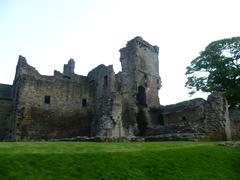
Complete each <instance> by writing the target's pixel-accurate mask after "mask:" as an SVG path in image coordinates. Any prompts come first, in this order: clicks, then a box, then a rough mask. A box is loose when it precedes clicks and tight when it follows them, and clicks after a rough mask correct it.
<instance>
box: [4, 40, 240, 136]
mask: <svg viewBox="0 0 240 180" xmlns="http://www.w3.org/2000/svg"><path fill="white" fill-rule="evenodd" d="M158 53H159V48H158V47H157V46H152V45H151V44H149V43H148V42H146V41H144V40H143V39H142V38H141V37H136V38H134V39H132V40H130V41H128V43H127V45H126V47H124V48H122V49H120V61H121V65H122V72H119V73H117V74H115V72H114V70H113V67H112V66H111V65H110V66H105V65H99V66H97V67H96V68H95V69H93V70H91V71H90V72H89V73H88V75H87V76H81V75H77V74H75V73H74V67H75V62H74V60H73V59H70V60H69V61H68V63H67V64H65V65H64V68H63V73H61V72H59V71H54V75H53V76H45V75H41V74H39V72H38V71H37V70H36V69H35V68H34V67H32V66H30V65H29V64H28V63H27V60H26V59H25V57H23V56H19V59H18V64H17V68H16V74H15V79H14V82H13V85H5V84H0V139H1V140H30V139H34V140H39V139H61V138H71V137H77V136H88V137H93V136H102V137H129V136H141V137H147V136H148V137H149V136H152V137H153V136H158V137H161V138H162V139H176V138H179V139H181V138H184V137H185V138H186V137H187V138H189V139H214V140H223V139H226V138H230V137H231V136H232V132H235V134H234V135H235V136H236V137H238V136H239V130H240V125H239V124H240V123H239V118H236V119H237V120H236V121H235V122H236V124H237V125H236V126H235V127H237V128H235V129H234V131H232V129H233V128H232V127H231V124H230V120H229V113H228V108H227V102H226V100H225V98H224V97H223V96H221V95H220V94H217V93H213V94H211V95H210V96H209V97H208V99H207V100H204V99H194V100H190V101H186V102H182V103H178V104H176V105H169V106H160V102H159V97H158V90H159V89H160V88H161V78H160V76H159V60H158ZM238 128H239V129H238ZM239 137H240V136H239Z"/></svg>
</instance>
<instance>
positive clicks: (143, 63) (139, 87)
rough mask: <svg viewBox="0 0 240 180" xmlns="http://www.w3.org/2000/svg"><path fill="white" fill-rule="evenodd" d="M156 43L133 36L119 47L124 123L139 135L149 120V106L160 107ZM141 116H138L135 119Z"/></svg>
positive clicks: (132, 132) (130, 130) (159, 80)
mask: <svg viewBox="0 0 240 180" xmlns="http://www.w3.org/2000/svg"><path fill="white" fill-rule="evenodd" d="M158 51H159V48H158V47H157V46H152V45H151V44H149V43H148V42H146V41H144V40H143V39H142V38H141V37H136V38H134V39H133V40H131V41H129V42H128V43H127V46H126V47H125V48H122V49H121V50H120V53H121V56H120V61H121V64H122V94H123V111H124V114H123V115H124V116H123V123H124V124H125V126H126V128H127V129H128V130H129V131H128V133H129V134H134V135H137V134H139V133H140V134H141V133H143V132H141V131H144V128H146V127H144V125H143V124H146V123H147V122H146V121H151V120H150V116H149V115H148V109H149V108H159V106H160V104H159V98H158V90H159V89H160V87H161V79H160V77H159V61H158ZM138 116H141V118H138Z"/></svg>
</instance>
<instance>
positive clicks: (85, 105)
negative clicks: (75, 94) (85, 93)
mask: <svg viewBox="0 0 240 180" xmlns="http://www.w3.org/2000/svg"><path fill="white" fill-rule="evenodd" d="M82 107H87V99H82Z"/></svg>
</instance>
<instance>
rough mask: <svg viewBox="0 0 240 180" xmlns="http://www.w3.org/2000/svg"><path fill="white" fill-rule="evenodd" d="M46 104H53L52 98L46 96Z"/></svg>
mask: <svg viewBox="0 0 240 180" xmlns="http://www.w3.org/2000/svg"><path fill="white" fill-rule="evenodd" d="M44 102H45V104H50V102H51V97H50V96H45V98H44Z"/></svg>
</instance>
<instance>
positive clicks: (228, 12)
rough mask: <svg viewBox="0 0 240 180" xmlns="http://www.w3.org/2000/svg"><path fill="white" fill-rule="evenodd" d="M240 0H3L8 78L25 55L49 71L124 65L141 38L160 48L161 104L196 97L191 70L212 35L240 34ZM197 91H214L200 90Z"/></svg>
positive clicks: (2, 53)
mask: <svg viewBox="0 0 240 180" xmlns="http://www.w3.org/2000/svg"><path fill="white" fill-rule="evenodd" d="M239 7H240V1H239V0H119V1H117V0H21V1H20V0H0V83H7V84H11V83H12V81H13V78H14V74H15V67H16V64H17V58H18V56H19V55H23V56H25V57H26V58H27V61H28V63H29V64H30V65H32V66H34V67H36V69H37V70H38V71H39V72H40V73H41V74H46V75H52V74H53V70H54V69H56V70H60V71H62V67H63V64H64V63H66V62H67V61H68V60H69V58H73V59H74V60H75V61H76V68H75V71H76V73H77V74H82V75H86V74H87V72H89V71H90V70H91V69H93V68H94V67H96V66H97V65H99V64H106V65H109V64H113V65H114V69H115V72H116V73H117V72H118V71H120V70H121V66H120V62H119V49H120V48H122V47H124V46H125V44H126V43H127V41H128V40H130V39H132V38H134V37H135V36H142V37H143V39H145V40H146V41H148V42H149V43H151V44H152V45H157V46H159V47H160V51H159V61H160V76H161V78H162V85H163V87H162V89H161V90H160V91H159V96H160V101H161V104H163V105H166V104H172V103H177V102H180V101H183V100H187V99H189V98H190V97H189V95H188V92H189V91H188V89H186V88H185V87H184V84H185V81H186V76H185V74H184V73H185V68H186V66H187V65H189V64H190V62H191V60H192V59H194V58H195V57H196V56H198V54H199V52H200V51H202V50H204V48H205V47H206V46H207V45H208V44H209V43H210V42H212V41H214V40H218V39H222V38H228V37H232V36H239V33H240V24H239V17H240V15H239ZM195 97H206V95H204V94H202V93H198V94H196V95H195V96H193V97H191V98H195Z"/></svg>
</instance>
